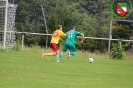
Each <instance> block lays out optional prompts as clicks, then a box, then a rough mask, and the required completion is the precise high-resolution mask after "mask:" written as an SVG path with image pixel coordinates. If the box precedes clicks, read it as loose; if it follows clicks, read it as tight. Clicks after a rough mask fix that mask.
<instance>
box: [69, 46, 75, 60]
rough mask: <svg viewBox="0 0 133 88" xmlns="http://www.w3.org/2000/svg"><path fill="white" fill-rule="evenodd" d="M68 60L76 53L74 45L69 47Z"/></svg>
mask: <svg viewBox="0 0 133 88" xmlns="http://www.w3.org/2000/svg"><path fill="white" fill-rule="evenodd" d="M69 50H70V51H69V56H68V57H69V58H70V56H73V55H75V53H76V47H75V45H70V47H69Z"/></svg>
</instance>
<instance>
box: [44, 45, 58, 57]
mask: <svg viewBox="0 0 133 88" xmlns="http://www.w3.org/2000/svg"><path fill="white" fill-rule="evenodd" d="M50 48H51V49H52V50H53V53H42V58H43V57H44V56H55V55H57V54H58V45H57V44H54V43H50Z"/></svg>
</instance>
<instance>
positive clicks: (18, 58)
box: [0, 50, 133, 88]
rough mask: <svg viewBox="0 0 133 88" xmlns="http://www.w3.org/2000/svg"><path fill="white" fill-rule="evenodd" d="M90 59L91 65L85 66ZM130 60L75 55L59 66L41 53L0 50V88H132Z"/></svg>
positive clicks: (52, 57)
mask: <svg viewBox="0 0 133 88" xmlns="http://www.w3.org/2000/svg"><path fill="white" fill-rule="evenodd" d="M90 56H91V57H92V58H93V59H94V63H89V62H88V58H89V57H90ZM132 87H133V60H111V59H108V57H107V55H96V54H91V53H81V52H77V53H76V55H75V56H73V57H71V58H70V59H67V53H65V55H64V56H63V59H61V61H60V62H59V63H57V62H56V58H55V57H54V56H47V57H45V58H43V59H42V58H41V52H21V51H19V52H15V51H2V50H0V88H132Z"/></svg>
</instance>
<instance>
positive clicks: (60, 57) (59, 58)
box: [58, 53, 63, 61]
mask: <svg viewBox="0 0 133 88" xmlns="http://www.w3.org/2000/svg"><path fill="white" fill-rule="evenodd" d="M62 56H63V54H62V53H61V54H60V55H59V57H58V60H59V61H60V60H61V59H62Z"/></svg>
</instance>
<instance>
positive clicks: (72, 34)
mask: <svg viewBox="0 0 133 88" xmlns="http://www.w3.org/2000/svg"><path fill="white" fill-rule="evenodd" d="M75 30H76V27H75V26H72V27H71V30H70V31H68V32H67V35H66V41H65V44H64V45H63V47H62V52H61V53H60V55H59V57H58V60H57V62H59V61H60V60H61V59H62V56H63V54H64V52H66V51H67V49H69V50H70V55H74V54H75V52H76V47H75V38H76V36H81V38H82V40H81V43H83V41H84V34H83V33H80V32H77V31H75Z"/></svg>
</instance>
